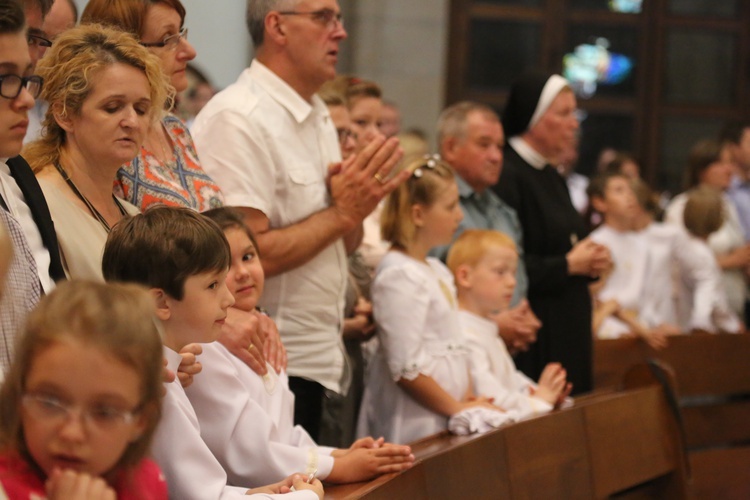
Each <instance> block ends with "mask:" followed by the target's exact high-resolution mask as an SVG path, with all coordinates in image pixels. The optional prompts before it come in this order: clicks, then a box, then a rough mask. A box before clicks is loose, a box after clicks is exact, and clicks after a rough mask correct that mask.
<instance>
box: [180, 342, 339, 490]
mask: <svg viewBox="0 0 750 500" xmlns="http://www.w3.org/2000/svg"><path fill="white" fill-rule="evenodd" d="M224 352H226V356H231V354H229V353H228V352H227V351H224ZM226 356H225V355H224V353H223V352H222V348H221V347H219V346H215V345H212V344H207V345H204V349H203V354H202V355H201V357H200V361H201V364H202V365H203V371H202V372H201V373H200V374H199V375H197V376H196V377H195V380H194V382H193V384H192V385H191V386H190V387H188V388H187V390H186V392H187V395H188V397H189V398H190V402H191V403H192V404H193V407H194V408H195V413H196V415H197V417H198V421H199V422H200V428H201V436H202V437H203V440H204V441H205V442H206V444H207V445H208V447H209V449H210V450H211V452H213V454H214V455H215V456H216V459H217V460H218V461H219V463H220V464H221V466H222V467H223V468H224V470H225V471H226V473H227V476H228V478H229V482H230V483H232V484H249V485H252V486H260V485H263V484H269V483H275V482H277V481H280V480H282V479H283V478H285V477H287V476H289V475H291V474H294V473H297V472H299V473H301V474H305V473H309V471H311V470H313V469H317V470H318V472H317V476H318V477H319V478H320V479H325V478H326V477H328V475H329V474H330V472H331V470H332V468H333V460H334V459H333V457H331V456H329V455H330V452H328V453H325V452H324V451H323V450H319V449H318V448H317V445H316V444H315V443H314V442H313V441H312V439H311V438H310V437H309V436H307V434H306V433H304V434H302V433H300V432H299V430H297V431H296V432H293V433H292V436H283V435H281V432H280V430H279V427H280V426H279V425H277V423H276V422H274V421H273V419H272V418H271V416H270V415H269V414H268V413H267V412H266V411H265V409H264V408H263V407H262V406H261V404H259V403H258V401H260V398H258V397H257V396H256V397H254V395H253V394H252V392H251V391H249V390H248V386H249V384H243V383H242V378H244V377H255V378H256V379H257V381H258V382H259V384H257V385H258V387H259V390H264V389H263V383H262V379H261V378H260V377H259V376H258V375H257V374H255V373H254V372H253V371H252V370H251V369H250V368H249V367H245V366H244V365H241V364H234V363H232V361H231V360H230V359H227V357H226ZM243 367H244V368H246V370H242V368H243ZM219 388H220V389H219ZM256 400H258V401H256ZM292 412H293V409H291V408H290V411H289V418H290V419H291V418H292ZM287 427H288V428H292V426H291V425H289V426H287ZM305 436H307V437H305ZM298 445H300V446H298ZM305 445H306V446H305Z"/></svg>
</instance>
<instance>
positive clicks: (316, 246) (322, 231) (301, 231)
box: [240, 207, 356, 277]
mask: <svg viewBox="0 0 750 500" xmlns="http://www.w3.org/2000/svg"><path fill="white" fill-rule="evenodd" d="M240 210H241V211H242V212H243V213H244V214H245V215H246V217H245V220H246V222H247V223H248V226H250V228H251V229H253V232H254V233H255V238H256V240H257V241H258V247H259V250H260V255H261V258H262V262H263V270H264V271H265V274H266V277H269V276H275V275H277V274H281V273H284V272H287V271H290V270H292V269H295V268H297V267H299V266H301V265H303V264H305V263H307V262H309V261H310V260H312V259H313V258H314V257H315V256H316V255H318V254H319V253H320V252H322V251H323V250H325V249H326V248H327V247H328V246H330V245H332V244H334V243H335V242H336V241H338V240H339V239H340V238H343V237H344V236H345V235H346V234H348V233H350V232H352V231H353V230H354V229H355V228H356V225H354V224H352V222H351V221H349V220H348V219H347V218H345V217H343V216H342V215H341V214H340V213H339V212H338V211H337V210H336V209H335V208H333V207H329V208H325V209H323V210H321V211H320V212H316V213H314V214H312V215H310V216H309V217H308V218H307V219H304V220H302V221H300V222H298V223H296V224H292V225H290V226H287V227H283V228H279V229H271V228H268V227H267V224H266V227H265V228H261V229H259V228H258V224H257V222H255V223H254V222H253V220H256V221H257V219H253V218H252V217H251V218H248V214H250V213H252V212H253V210H252V209H247V208H240Z"/></svg>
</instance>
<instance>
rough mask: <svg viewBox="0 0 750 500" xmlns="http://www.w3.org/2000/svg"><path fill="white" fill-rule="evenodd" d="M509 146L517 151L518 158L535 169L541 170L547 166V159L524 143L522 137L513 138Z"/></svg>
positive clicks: (509, 141)
mask: <svg viewBox="0 0 750 500" xmlns="http://www.w3.org/2000/svg"><path fill="white" fill-rule="evenodd" d="M508 144H510V146H511V147H512V148H513V149H515V150H516V153H518V156H520V157H521V158H523V160H524V161H525V162H526V163H528V164H529V165H531V166H532V167H534V168H535V169H537V170H541V169H543V168H544V166H545V165H547V159H546V158H545V157H544V156H542V155H540V154H539V153H538V152H537V151H536V150H535V149H534V148H532V147H531V146H530V145H529V143H527V142H526V141H524V140H523V139H522V138H521V136H520V135H516V136H513V137H511V138H510V139H509V140H508Z"/></svg>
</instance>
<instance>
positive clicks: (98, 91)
mask: <svg viewBox="0 0 750 500" xmlns="http://www.w3.org/2000/svg"><path fill="white" fill-rule="evenodd" d="M37 70H38V73H39V75H40V76H42V78H44V81H45V85H44V89H43V92H42V98H43V99H45V100H46V101H47V102H48V103H49V110H48V111H47V114H46V116H45V119H44V127H45V132H44V133H43V135H42V138H41V139H39V140H38V141H36V142H33V143H31V144H30V145H29V146H28V147H27V148H26V149H25V150H24V157H25V158H26V159H27V160H28V162H29V164H30V165H31V167H32V168H33V169H34V172H36V174H37V178H38V179H39V185H40V186H41V188H42V191H43V192H44V196H45V198H46V199H47V204H48V205H49V209H50V213H51V215H52V219H53V221H54V223H55V230H56V232H57V237H58V240H59V243H60V253H61V257H62V260H63V265H64V267H65V271H66V273H67V274H68V276H69V277H71V278H89V279H98V280H102V275H101V254H102V249H103V248H104V242H105V241H106V239H107V234H109V231H110V228H111V227H112V226H113V225H114V224H115V223H117V222H118V221H119V220H120V219H121V218H122V217H123V216H124V215H127V214H132V213H137V212H138V209H137V208H136V207H135V206H133V205H130V204H129V203H127V202H125V201H124V200H120V199H118V198H116V197H114V196H113V195H112V185H113V183H114V181H115V178H116V174H117V170H118V169H119V168H120V166H122V164H123V163H126V162H129V161H130V160H132V159H133V158H134V157H135V156H136V155H137V154H138V152H139V151H140V148H141V144H142V143H143V140H144V138H145V136H146V134H147V132H148V130H149V128H150V127H151V126H152V125H153V124H154V123H155V122H156V121H157V120H158V119H159V117H160V116H161V110H162V109H163V108H164V103H165V102H166V100H167V98H168V97H169V93H170V92H171V90H170V87H169V83H168V81H167V79H166V78H165V76H164V74H163V72H162V69H161V65H160V64H159V61H158V59H157V58H156V57H155V56H154V55H152V54H151V53H150V52H149V51H148V49H146V48H144V47H142V46H141V45H140V44H139V43H138V42H137V41H136V40H135V38H133V37H132V36H131V35H129V34H126V33H124V32H121V31H118V30H114V29H111V28H106V27H103V26H99V25H87V26H80V27H78V28H73V29H71V30H69V31H66V32H65V33H63V34H62V35H61V36H60V37H59V38H58V39H57V40H55V44H54V46H53V47H52V48H51V49H50V50H49V51H48V53H47V55H46V56H45V57H44V58H43V59H42V60H41V61H40V62H39V65H38V66H37Z"/></svg>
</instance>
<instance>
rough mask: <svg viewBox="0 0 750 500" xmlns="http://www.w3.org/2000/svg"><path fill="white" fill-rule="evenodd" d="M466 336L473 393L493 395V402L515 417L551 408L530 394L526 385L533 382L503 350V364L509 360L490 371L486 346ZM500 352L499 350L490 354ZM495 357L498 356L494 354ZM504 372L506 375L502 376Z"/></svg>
mask: <svg viewBox="0 0 750 500" xmlns="http://www.w3.org/2000/svg"><path fill="white" fill-rule="evenodd" d="M467 337H468V338H469V340H468V341H469V351H470V355H469V363H470V364H469V366H470V369H471V378H472V382H473V385H474V392H475V393H476V394H477V395H479V396H485V397H491V398H494V401H493V404H494V405H496V406H498V407H500V408H502V409H503V410H506V411H510V410H515V411H516V412H517V413H518V418H526V417H529V416H533V415H540V414H543V413H547V412H549V411H551V410H552V408H553V407H552V405H551V404H549V403H547V402H546V401H544V400H542V399H539V398H536V397H533V396H531V395H530V391H529V388H530V387H534V386H535V384H534V382H533V381H532V380H531V379H529V378H528V377H526V376H525V375H524V374H522V373H521V372H519V371H518V370H516V367H515V364H514V363H513V359H512V358H511V357H510V355H509V354H508V353H507V351H505V353H504V354H505V356H504V357H505V358H507V359H503V362H504V363H509V366H505V367H504V368H505V369H504V370H493V369H492V366H491V363H490V361H489V354H488V352H487V348H488V346H486V345H484V344H482V343H480V342H476V341H475V340H474V339H473V336H472V335H471V334H467ZM494 354H500V353H494ZM494 358H495V359H498V358H499V356H495V357H494ZM501 372H502V373H507V374H508V375H509V376H508V377H502V376H501Z"/></svg>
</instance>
